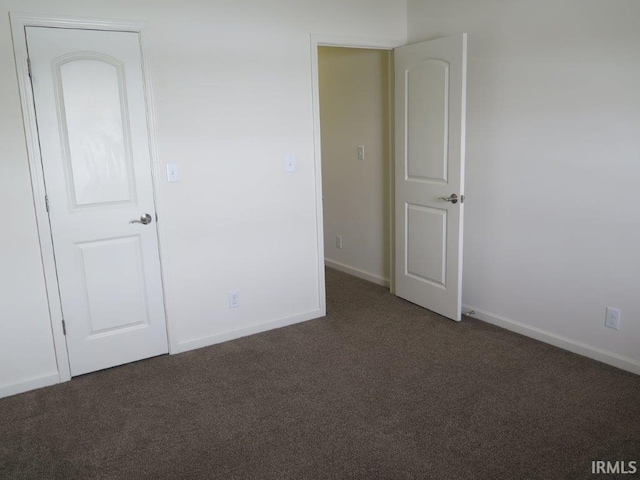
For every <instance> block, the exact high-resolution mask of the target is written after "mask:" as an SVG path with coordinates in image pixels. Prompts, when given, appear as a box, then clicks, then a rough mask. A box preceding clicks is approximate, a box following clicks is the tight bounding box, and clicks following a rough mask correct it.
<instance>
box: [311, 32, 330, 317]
mask: <svg viewBox="0 0 640 480" xmlns="http://www.w3.org/2000/svg"><path fill="white" fill-rule="evenodd" d="M311 97H312V98H311V103H312V110H313V169H314V173H315V176H316V184H315V189H316V235H317V237H316V245H317V248H316V255H317V258H316V261H317V268H318V305H319V307H320V311H321V312H322V315H323V316H324V315H326V314H327V294H326V284H325V277H324V211H323V205H322V203H323V202H322V162H321V158H322V154H321V143H322V142H321V137H320V90H319V86H318V44H317V43H316V42H315V41H314V36H313V35H311Z"/></svg>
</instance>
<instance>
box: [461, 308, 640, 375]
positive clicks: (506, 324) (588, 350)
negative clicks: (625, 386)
mask: <svg viewBox="0 0 640 480" xmlns="http://www.w3.org/2000/svg"><path fill="white" fill-rule="evenodd" d="M471 310H473V311H474V312H475V313H474V314H473V315H471V317H472V318H477V319H478V320H482V321H483V322H487V323H490V324H492V325H496V326H498V327H502V328H504V329H506V330H511V331H512V332H516V333H519V334H521V335H524V336H526V337H530V338H533V339H535V340H540V341H541V342H544V343H548V344H550V345H554V346H556V347H560V348H563V349H565V350H568V351H570V352H573V353H577V354H578V355H583V356H585V357H589V358H592V359H594V360H598V361H599V362H602V363H606V364H608V365H613V366H614V367H617V368H620V369H622V370H626V371H628V372H631V373H635V374H636V375H640V362H638V361H637V360H633V359H632V358H629V357H624V356H622V355H618V354H616V353H613V352H609V351H607V350H603V349H601V348H598V347H594V346H593V345H588V344H586V343H582V342H578V341H577V340H572V339H570V338H567V337H563V336H561V335H556V334H555V333H551V332H549V331H546V330H542V329H541V328H536V327H531V326H529V325H525V324H524V323H520V322H516V321H515V320H510V319H508V318H504V317H500V316H498V315H495V314H492V313H489V312H484V311H482V310H480V309H478V308H475V307H472V306H471V305H463V306H462V311H463V312H469V311H471Z"/></svg>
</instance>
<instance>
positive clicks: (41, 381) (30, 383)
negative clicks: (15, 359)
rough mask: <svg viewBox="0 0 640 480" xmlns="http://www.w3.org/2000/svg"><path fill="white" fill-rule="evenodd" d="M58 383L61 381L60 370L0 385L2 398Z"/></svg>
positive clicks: (0, 396)
mask: <svg viewBox="0 0 640 480" xmlns="http://www.w3.org/2000/svg"><path fill="white" fill-rule="evenodd" d="M56 383H60V375H58V372H56V373H50V374H48V375H43V376H41V377H35V378H29V379H27V380H20V381H19V382H15V383H8V384H5V385H0V398H2V397H8V396H10V395H17V394H18V393H24V392H27V391H29V390H35V389H36V388H42V387H48V386H49V385H55V384H56Z"/></svg>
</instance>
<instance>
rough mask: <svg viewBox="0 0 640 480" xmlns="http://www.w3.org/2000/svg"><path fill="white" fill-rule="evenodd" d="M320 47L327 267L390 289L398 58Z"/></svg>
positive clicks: (387, 52) (368, 50) (375, 51)
mask: <svg viewBox="0 0 640 480" xmlns="http://www.w3.org/2000/svg"><path fill="white" fill-rule="evenodd" d="M317 48H318V89H319V114H320V138H321V152H322V155H321V162H322V198H323V219H322V221H323V226H324V262H325V265H326V266H329V267H332V268H335V269H338V270H341V271H344V272H346V273H349V274H351V275H354V276H357V277H361V278H364V279H366V280H369V281H371V282H374V283H377V284H380V285H384V286H386V287H390V284H391V275H392V272H393V268H392V265H393V264H392V252H393V248H392V228H393V222H392V218H393V207H392V205H393V202H392V198H393V196H392V184H393V161H392V159H393V124H392V119H393V108H392V92H393V64H392V62H393V51H392V50H389V49H373V48H349V47H340V46H318V47H317Z"/></svg>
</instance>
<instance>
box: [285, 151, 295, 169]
mask: <svg viewBox="0 0 640 480" xmlns="http://www.w3.org/2000/svg"><path fill="white" fill-rule="evenodd" d="M284 171H285V172H287V173H293V172H295V171H296V157H294V156H293V155H287V156H286V157H284Z"/></svg>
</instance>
